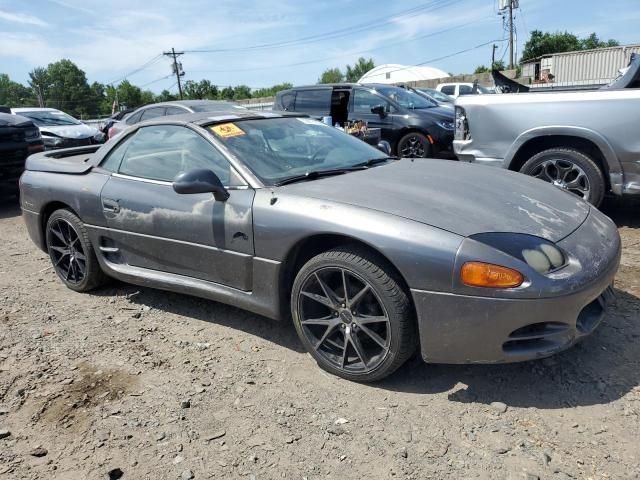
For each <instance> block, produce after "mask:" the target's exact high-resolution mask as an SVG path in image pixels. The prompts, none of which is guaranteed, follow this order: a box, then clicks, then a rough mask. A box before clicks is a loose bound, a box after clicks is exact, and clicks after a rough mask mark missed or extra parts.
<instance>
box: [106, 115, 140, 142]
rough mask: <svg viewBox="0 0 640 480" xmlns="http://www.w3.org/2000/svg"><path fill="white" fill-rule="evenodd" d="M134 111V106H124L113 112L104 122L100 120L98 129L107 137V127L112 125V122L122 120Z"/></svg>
mask: <svg viewBox="0 0 640 480" xmlns="http://www.w3.org/2000/svg"><path fill="white" fill-rule="evenodd" d="M134 111H135V108H126V109H124V110H120V111H119V112H116V113H114V114H113V115H111V116H110V117H109V118H107V119H106V120H105V121H104V122H102V124H101V125H100V131H101V132H102V133H104V135H105V138H109V129H110V128H111V127H112V126H113V124H114V123H117V122H121V121H123V120H124V119H125V118H126V117H128V116H129V115H130V114H131V113H132V112H134Z"/></svg>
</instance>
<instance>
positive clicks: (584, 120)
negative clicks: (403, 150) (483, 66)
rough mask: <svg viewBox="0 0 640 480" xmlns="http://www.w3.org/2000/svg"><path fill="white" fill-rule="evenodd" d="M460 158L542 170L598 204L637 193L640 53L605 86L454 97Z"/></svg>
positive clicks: (639, 174) (545, 177)
mask: <svg viewBox="0 0 640 480" xmlns="http://www.w3.org/2000/svg"><path fill="white" fill-rule="evenodd" d="M453 146H454V151H455V154H456V156H457V157H458V160H461V161H466V162H472V163H478V164H484V165H492V166H498V167H502V168H507V169H509V170H515V171H519V172H522V173H525V174H527V175H531V176H535V177H538V178H540V179H542V180H545V181H547V182H551V183H553V184H554V185H556V186H558V187H560V188H563V189H566V190H568V191H570V192H573V193H575V194H577V195H579V196H581V197H583V198H584V199H585V200H586V201H588V202H590V203H592V204H594V205H596V206H598V205H600V203H601V202H602V200H603V199H604V196H605V194H606V193H612V194H614V195H640V56H635V55H634V56H632V59H631V64H630V66H629V68H628V69H627V70H626V73H624V75H622V76H621V77H620V78H619V79H617V80H616V81H614V82H613V83H612V84H611V85H608V86H606V87H604V88H602V89H600V90H595V91H570V92H566V91H565V92H545V93H512V94H502V95H469V96H462V97H459V98H458V99H457V100H456V132H455V140H454V142H453Z"/></svg>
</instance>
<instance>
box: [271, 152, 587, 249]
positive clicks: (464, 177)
mask: <svg viewBox="0 0 640 480" xmlns="http://www.w3.org/2000/svg"><path fill="white" fill-rule="evenodd" d="M280 188H281V189H282V191H283V193H289V194H293V195H300V196H306V197H315V198H318V199H321V200H326V201H332V202H340V203H345V204H350V205H354V206H358V207H362V208H367V209H372V210H378V211H380V212H384V213H388V214H392V215H396V216H399V217H404V218H407V219H410V220H413V221H416V222H421V223H425V224H428V225H431V226H434V227H437V228H441V229H443V230H447V231H449V232H452V233H456V234H458V235H462V236H469V235H473V234H475V233H483V232H514V233H527V234H530V235H536V236H539V237H542V238H546V239H548V240H550V241H553V242H557V241H559V240H561V239H563V238H564V237H566V236H567V235H569V234H570V233H572V232H573V231H574V230H575V229H577V228H578V227H579V226H580V225H581V224H582V222H583V221H584V220H585V218H586V217H587V215H588V214H589V208H590V207H589V205H588V204H587V203H586V202H584V201H583V200H582V199H580V198H578V197H576V196H574V195H572V194H569V193H566V192H563V191H561V190H560V189H558V188H556V187H554V186H552V185H550V184H547V183H545V182H543V181H541V180H538V179H535V178H531V177H528V176H526V175H523V174H520V173H516V172H511V171H508V170H502V169H497V168H486V167H482V166H478V165H471V164H466V163H465V164H462V163H458V162H455V161H447V160H425V159H403V160H398V161H394V162H390V163H388V164H384V165H381V166H377V167H373V168H370V169H368V170H362V171H356V172H350V173H348V174H345V175H338V176H333V177H326V178H320V179H317V180H313V181H307V182H301V183H295V184H291V185H287V186H284V187H280Z"/></svg>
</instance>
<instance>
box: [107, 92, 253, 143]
mask: <svg viewBox="0 0 640 480" xmlns="http://www.w3.org/2000/svg"><path fill="white" fill-rule="evenodd" d="M228 109H232V110H233V109H241V110H245V108H244V107H243V106H242V105H239V104H237V103H235V102H227V101H219V100H176V101H172V102H161V103H152V104H150V105H145V106H144V107H140V108H138V109H137V110H135V111H134V112H133V113H131V114H129V115H128V116H127V117H126V118H125V119H123V120H122V121H120V122H114V123H113V124H112V125H111V127H109V130H108V137H109V138H113V137H115V136H116V135H118V134H120V133H122V132H123V131H124V130H126V129H127V128H129V127H130V126H131V125H135V124H137V123H139V122H145V121H147V120H151V119H152V118H157V117H165V116H169V115H182V114H185V113H195V112H215V111H219V110H228Z"/></svg>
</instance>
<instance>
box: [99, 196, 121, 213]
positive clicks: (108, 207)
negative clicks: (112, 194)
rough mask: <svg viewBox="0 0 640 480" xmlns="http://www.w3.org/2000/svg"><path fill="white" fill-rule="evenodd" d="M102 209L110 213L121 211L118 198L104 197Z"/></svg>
mask: <svg viewBox="0 0 640 480" xmlns="http://www.w3.org/2000/svg"><path fill="white" fill-rule="evenodd" d="M102 209H103V210H104V211H105V212H109V213H118V212H119V211H120V204H119V203H118V201H117V200H111V199H110V198H103V199H102Z"/></svg>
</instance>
